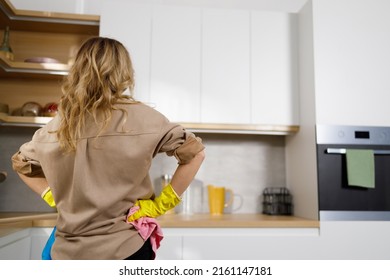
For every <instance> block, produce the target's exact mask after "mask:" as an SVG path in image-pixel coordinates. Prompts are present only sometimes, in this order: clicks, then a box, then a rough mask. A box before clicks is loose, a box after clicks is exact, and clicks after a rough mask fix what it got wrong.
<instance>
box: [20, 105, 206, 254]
mask: <svg viewBox="0 0 390 280" xmlns="http://www.w3.org/2000/svg"><path fill="white" fill-rule="evenodd" d="M120 106H121V107H122V108H124V109H125V110H126V111H127V113H128V117H127V122H126V124H125V125H124V126H123V124H122V119H123V112H122V111H120V110H115V111H113V116H112V120H111V122H110V125H109V127H108V128H106V129H105V131H104V132H103V133H101V134H100V135H99V137H96V136H97V135H98V133H99V129H98V127H97V126H96V125H95V123H94V122H92V121H91V122H90V123H89V124H88V126H87V127H86V129H85V131H83V133H82V137H81V138H80V139H79V141H78V143H77V149H76V152H74V153H70V154H64V153H63V152H62V151H61V150H60V147H59V143H58V141H57V137H56V134H55V133H53V131H56V129H57V128H58V126H59V117H58V116H57V117H55V118H54V119H53V120H52V121H51V122H50V123H48V124H47V125H46V126H45V127H43V128H41V129H39V130H37V131H36V133H35V134H34V136H33V138H32V140H31V141H30V142H28V143H25V144H23V145H22V146H21V147H20V150H19V151H18V152H17V153H16V154H15V155H14V156H13V158H12V162H13V168H14V170H16V171H17V172H20V173H22V174H25V175H27V176H32V177H34V176H45V177H46V178H47V181H48V183H49V185H50V187H51V189H52V193H53V196H54V200H55V201H56V204H57V211H58V220H57V224H56V225H57V233H56V241H55V243H54V245H53V248H52V251H51V254H52V258H53V259H124V258H126V257H128V256H130V255H132V254H133V253H135V252H136V251H137V250H138V249H139V248H140V247H141V246H142V244H143V240H142V238H141V237H140V236H139V235H138V233H137V232H136V231H135V229H134V228H133V226H132V225H130V224H127V223H126V214H127V212H128V210H129V208H130V207H131V206H132V205H133V203H134V202H135V201H136V200H137V199H148V198H153V197H154V195H155V194H154V189H153V185H152V183H151V180H150V177H149V168H150V166H151V163H152V159H153V157H154V156H156V155H157V153H163V152H165V153H166V154H167V155H168V156H175V157H176V159H177V161H178V163H179V164H185V163H187V162H188V161H190V160H191V159H192V158H193V157H194V156H195V155H196V154H197V153H198V152H200V151H201V150H203V149H204V146H203V145H202V143H201V139H200V138H198V137H195V135H194V134H192V133H191V132H188V131H186V130H185V129H184V128H183V127H182V126H180V125H178V124H174V123H171V122H169V121H168V120H167V118H165V117H164V116H163V115H162V114H160V113H159V112H157V111H156V110H154V109H152V108H150V107H148V106H146V105H145V104H142V103H137V104H129V105H120Z"/></svg>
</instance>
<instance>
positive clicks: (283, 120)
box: [250, 11, 299, 125]
mask: <svg viewBox="0 0 390 280" xmlns="http://www.w3.org/2000/svg"><path fill="white" fill-rule="evenodd" d="M297 27H298V26H297V15H296V14H289V13H275V12H266V11H252V12H251V28H250V30H251V64H250V66H251V81H250V83H251V92H252V95H251V97H252V102H251V111H252V123H263V124H283V125H297V124H299V120H298V111H299V108H298V100H299V99H298V98H299V95H298V91H299V88H298V60H297V59H298V42H297V40H298V32H297Z"/></svg>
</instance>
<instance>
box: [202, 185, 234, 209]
mask: <svg viewBox="0 0 390 280" xmlns="http://www.w3.org/2000/svg"><path fill="white" fill-rule="evenodd" d="M207 190H208V195H209V210H210V214H211V215H222V214H223V210H224V209H225V208H226V207H229V206H230V205H231V204H232V203H233V198H234V195H233V191H232V190H231V189H227V188H225V187H216V186H213V185H208V186H207ZM226 192H230V196H229V201H228V202H225V193H226Z"/></svg>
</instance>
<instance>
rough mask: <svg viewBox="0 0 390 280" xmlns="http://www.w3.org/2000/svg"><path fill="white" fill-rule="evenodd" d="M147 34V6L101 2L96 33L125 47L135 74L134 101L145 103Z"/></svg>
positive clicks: (149, 16)
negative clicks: (97, 31)
mask: <svg viewBox="0 0 390 280" xmlns="http://www.w3.org/2000/svg"><path fill="white" fill-rule="evenodd" d="M151 32H152V10H151V6H150V5H146V4H135V3H131V2H128V1H123V0H113V1H104V2H103V3H102V14H101V18H100V30H99V34H100V36H105V37H111V38H114V39H117V40H119V41H120V42H122V43H123V44H124V45H125V46H126V48H127V49H128V51H129V53H130V56H131V59H132V63H133V68H134V71H135V98H136V99H137V100H140V101H142V102H146V103H149V101H150V50H151Z"/></svg>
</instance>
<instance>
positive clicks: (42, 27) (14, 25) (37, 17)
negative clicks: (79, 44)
mask: <svg viewBox="0 0 390 280" xmlns="http://www.w3.org/2000/svg"><path fill="white" fill-rule="evenodd" d="M6 25H8V26H9V27H10V29H11V30H23V31H39V32H53V33H78V34H86V35H96V34H99V25H100V16H97V15H86V14H67V13H55V12H39V11H28V10H18V9H15V7H14V6H13V5H12V3H11V2H10V1H9V0H0V28H2V29H4V26H6Z"/></svg>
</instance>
